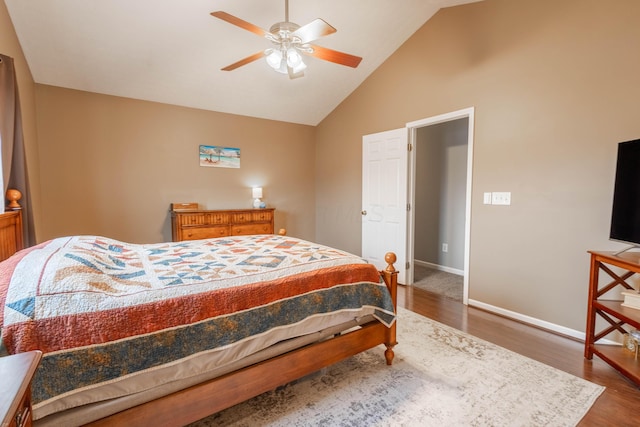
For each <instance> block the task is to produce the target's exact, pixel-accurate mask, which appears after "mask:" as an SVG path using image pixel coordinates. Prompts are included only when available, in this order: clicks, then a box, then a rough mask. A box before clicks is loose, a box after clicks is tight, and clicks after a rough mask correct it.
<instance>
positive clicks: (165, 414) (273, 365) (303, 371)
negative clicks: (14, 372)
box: [88, 252, 398, 426]
mask: <svg viewBox="0 0 640 427" xmlns="http://www.w3.org/2000/svg"><path fill="white" fill-rule="evenodd" d="M385 261H386V262H387V263H388V266H387V268H386V269H385V270H383V271H381V274H382V276H383V278H384V280H385V282H386V284H387V287H388V288H389V291H390V292H391V298H392V299H393V303H394V307H396V304H397V285H398V272H397V271H396V270H395V268H394V267H393V263H394V262H395V261H396V255H395V254H393V253H391V252H389V253H387V254H386V256H385ZM380 344H384V345H385V346H386V348H387V349H386V350H385V352H384V356H385V358H386V361H387V365H391V363H392V362H393V357H394V352H393V347H394V346H395V345H396V344H397V342H396V324H395V323H394V324H393V325H392V326H391V328H387V327H386V326H384V325H383V324H382V323H380V322H378V321H374V322H370V323H368V324H366V325H363V326H362V327H361V328H359V329H356V330H353V331H351V332H347V333H344V334H340V335H337V336H335V337H333V338H331V339H329V340H326V341H320V342H318V343H315V344H311V345H308V346H305V347H302V348H300V349H297V350H293V351H290V352H288V353H286V354H283V355H281V356H277V357H274V358H272V359H268V360H265V361H264V362H261V363H257V364H255V365H251V366H248V367H246V368H243V369H240V370H238V371H235V372H231V373H229V374H227V375H223V376H221V377H219V378H215V379H212V380H209V381H207V382H204V383H202V384H198V385H195V386H193V387H190V388H187V389H185V390H181V391H178V392H176V393H173V394H170V395H167V396H164V397H161V398H158V399H156V400H153V401H150V402H148V403H143V404H141V405H138V406H135V407H133V408H130V409H127V410H124V411H122V412H118V413H116V414H113V415H111V416H109V417H106V418H103V419H100V420H97V421H94V422H92V423H89V424H88V425H90V426H113V425H162V426H184V425H186V424H189V423H192V422H195V421H198V420H200V419H202V418H205V417H207V416H209V415H212V414H214V413H216V412H219V411H222V410H223V409H226V408H229V407H231V406H233V405H236V404H238V403H241V402H244V401H245V400H248V399H251V398H252V397H255V396H258V395H259V394H261V393H264V392H267V391H269V390H273V389H275V388H276V387H278V386H281V385H284V384H287V383H289V382H291V381H294V380H296V379H299V378H302V377H304V376H305V375H308V374H310V373H312V372H315V371H318V370H320V369H322V368H324V367H326V366H329V365H332V364H334V363H336V362H339V361H341V360H343V359H346V358H348V357H351V356H353V355H355V354H358V353H361V352H363V351H365V350H368V349H370V348H373V347H376V346H378V345H380Z"/></svg>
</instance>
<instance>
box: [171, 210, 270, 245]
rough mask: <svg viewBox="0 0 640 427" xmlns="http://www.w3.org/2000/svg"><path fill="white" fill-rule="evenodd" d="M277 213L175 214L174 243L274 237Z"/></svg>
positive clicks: (208, 211) (199, 212)
mask: <svg viewBox="0 0 640 427" xmlns="http://www.w3.org/2000/svg"><path fill="white" fill-rule="evenodd" d="M274 211H275V209H232V210H188V209H185V210H182V209H175V207H174V208H172V210H171V234H172V239H173V241H174V242H180V241H183V240H198V239H209V238H212V237H226V236H240V235H248V234H273V216H274V215H273V214H274Z"/></svg>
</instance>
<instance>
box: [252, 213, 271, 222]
mask: <svg viewBox="0 0 640 427" xmlns="http://www.w3.org/2000/svg"><path fill="white" fill-rule="evenodd" d="M251 217H252V219H253V222H262V221H264V222H271V220H273V211H260V212H252V213H251Z"/></svg>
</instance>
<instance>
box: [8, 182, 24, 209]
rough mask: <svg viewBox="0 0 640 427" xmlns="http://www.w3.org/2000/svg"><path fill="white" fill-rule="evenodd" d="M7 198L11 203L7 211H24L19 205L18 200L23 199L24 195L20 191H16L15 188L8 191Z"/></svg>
mask: <svg viewBox="0 0 640 427" xmlns="http://www.w3.org/2000/svg"><path fill="white" fill-rule="evenodd" d="M6 197H7V200H8V201H9V204H8V205H7V209H10V210H12V211H15V210H18V209H22V207H21V206H20V204H19V203H18V200H20V199H21V198H22V193H21V192H20V191H18V190H16V189H15V188H10V189H8V190H7V194H6Z"/></svg>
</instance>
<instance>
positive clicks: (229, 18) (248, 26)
mask: <svg viewBox="0 0 640 427" xmlns="http://www.w3.org/2000/svg"><path fill="white" fill-rule="evenodd" d="M211 16H213V17H216V18H218V19H222V20H223V21H226V22H228V23H229V24H233V25H235V26H237V27H240V28H243V29H245V30H247V31H251V32H252V33H254V34H257V35H259V36H262V37H266V36H267V35H271V33H270V32H269V31H267V30H265V29H262V28H260V27H258V26H257V25H253V24H252V23H250V22H247V21H244V20H242V19H240V18H238V17H236V16H233V15H230V14H228V13H227V12H223V11H221V10H218V11H216V12H211Z"/></svg>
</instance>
